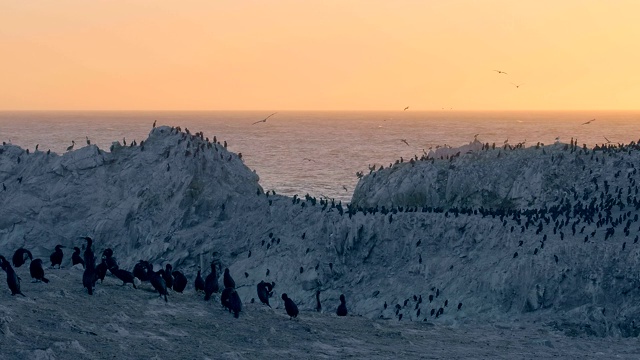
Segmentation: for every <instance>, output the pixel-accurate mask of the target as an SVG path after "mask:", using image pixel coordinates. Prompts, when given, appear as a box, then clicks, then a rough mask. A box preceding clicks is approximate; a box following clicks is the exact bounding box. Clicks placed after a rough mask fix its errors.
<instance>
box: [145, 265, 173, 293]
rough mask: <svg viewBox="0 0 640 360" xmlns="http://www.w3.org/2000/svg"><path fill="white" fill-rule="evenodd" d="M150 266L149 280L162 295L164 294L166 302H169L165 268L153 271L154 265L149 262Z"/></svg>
mask: <svg viewBox="0 0 640 360" xmlns="http://www.w3.org/2000/svg"><path fill="white" fill-rule="evenodd" d="M149 266H150V267H149V272H150V274H149V281H150V282H151V285H153V288H154V289H156V291H158V293H159V294H160V296H162V295H164V302H169V301H168V300H167V294H168V293H167V283H165V282H164V279H163V276H164V269H160V271H158V272H155V271H153V265H151V264H149Z"/></svg>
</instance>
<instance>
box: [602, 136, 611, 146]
mask: <svg viewBox="0 0 640 360" xmlns="http://www.w3.org/2000/svg"><path fill="white" fill-rule="evenodd" d="M602 137H603V138H604V139H605V140H607V144H611V140H609V139H607V137H606V136H604V135H602Z"/></svg>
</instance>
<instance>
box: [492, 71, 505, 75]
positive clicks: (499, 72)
mask: <svg viewBox="0 0 640 360" xmlns="http://www.w3.org/2000/svg"><path fill="white" fill-rule="evenodd" d="M493 71H495V72H497V73H498V74H505V75H509V74H507V73H506V72H504V71H502V70H493Z"/></svg>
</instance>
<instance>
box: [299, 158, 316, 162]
mask: <svg viewBox="0 0 640 360" xmlns="http://www.w3.org/2000/svg"><path fill="white" fill-rule="evenodd" d="M302 160H306V161H313V162H316V161H315V160H313V159H309V158H304V159H302Z"/></svg>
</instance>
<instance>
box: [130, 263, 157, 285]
mask: <svg viewBox="0 0 640 360" xmlns="http://www.w3.org/2000/svg"><path fill="white" fill-rule="evenodd" d="M150 265H151V264H149V262H148V261H145V260H140V261H138V263H137V264H136V265H135V266H134V267H133V276H135V277H137V278H138V280H140V281H149V276H150V275H151V274H150V273H149V266H150ZM151 269H152V271H153V266H151Z"/></svg>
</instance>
